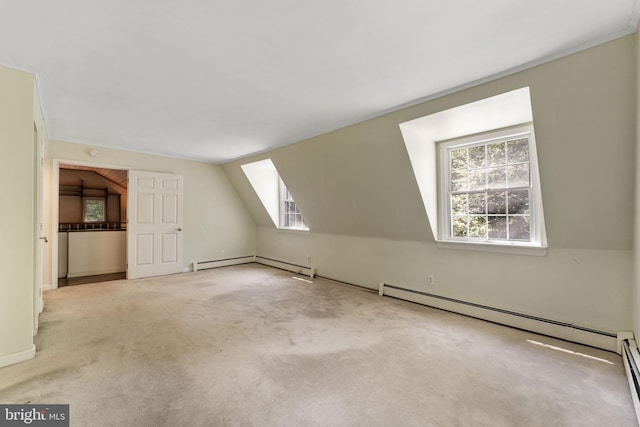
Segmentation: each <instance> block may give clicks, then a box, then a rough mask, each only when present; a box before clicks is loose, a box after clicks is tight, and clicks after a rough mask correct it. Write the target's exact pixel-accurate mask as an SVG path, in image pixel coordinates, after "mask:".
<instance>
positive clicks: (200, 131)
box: [0, 0, 640, 162]
mask: <svg viewBox="0 0 640 427" xmlns="http://www.w3.org/2000/svg"><path fill="white" fill-rule="evenodd" d="M639 13H640V0H562V1H558V0H525V1H517V2H515V1H513V0H486V1H482V2H478V1H475V0H451V1H446V2H445V1H435V0H394V1H390V0H383V1H376V2H364V1H361V0H340V1H337V0H327V1H322V2H300V1H293V0H273V1H268V2H265V1H259V0H243V1H228V0H220V1H209V2H207V1H203V0H181V1H176V0H161V1H150V0H138V1H135V2H132V1H124V0H111V1H108V2H91V1H83V0H60V1H56V2H52V1H43V0H21V1H10V0H0V65H4V66H9V67H14V68H18V69H22V70H26V71H29V72H33V73H35V74H36V76H37V81H38V86H39V91H40V95H41V99H42V103H43V109H44V114H45V120H46V125H47V128H48V132H49V136H50V137H51V138H54V139H61V140H67V141H72V142H80V143H85V144H90V145H96V146H107V147H113V148H122V149H129V150H134V151H141V152H150V153H155V154H162V155H169V156H176V157H184V158H193V159H199V160H205V161H211V162H225V161H228V160H231V159H234V158H238V157H242V156H246V155H249V154H252V153H256V152H261V151H265V150H269V149H271V148H274V147H277V146H281V145H286V144H290V143H294V142H297V141H299V140H302V139H305V138H308V137H311V136H315V135H318V134H321V133H325V132H328V131H331V130H334V129H337V128H340V127H344V126H346V125H349V124H353V123H356V122H358V121H362V120H364V119H367V118H371V117H374V116H377V115H380V114H382V113H384V112H388V111H390V110H394V109H397V108H400V107H401V106H404V105H408V104H412V103H416V102H418V101H420V100H425V99H428V98H432V97H435V96H438V95H439V94H443V93H446V92H450V91H453V90H456V89H458V88H461V87H465V86H468V85H470V84H473V83H477V82H479V81H482V80H487V79H491V78H494V77H497V76H499V75H504V74H506V73H509V72H513V71H516V70H519V69H522V68H526V67H529V66H532V65H535V64H538V63H541V62H545V61H548V60H551V59H554V58H557V57H561V56H564V55H566V54H569V53H572V52H575V51H578V50H581V49H584V48H587V47H590V46H593V45H596V44H599V43H602V42H605V41H608V40H611V39H615V38H617V37H620V36H623V35H625V34H629V33H633V32H634V31H635V30H636V27H637V24H638V17H639Z"/></svg>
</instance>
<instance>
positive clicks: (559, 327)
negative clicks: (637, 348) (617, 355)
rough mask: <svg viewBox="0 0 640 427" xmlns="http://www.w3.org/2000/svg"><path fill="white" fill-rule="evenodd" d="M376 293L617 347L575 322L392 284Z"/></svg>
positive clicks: (609, 338) (614, 340)
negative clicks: (561, 320) (550, 318)
mask: <svg viewBox="0 0 640 427" xmlns="http://www.w3.org/2000/svg"><path fill="white" fill-rule="evenodd" d="M379 293H380V295H387V296H390V297H394V298H399V299H403V300H406V301H411V302H416V303H418V304H422V305H427V306H430V307H435V308H440V309H442V310H447V311H451V312H454V313H459V314H464V315H466V316H471V317H475V318H478V319H482V320H487V321H490V322H494V323H499V324H502V325H506V326H511V327H514V328H518V329H523V330H526V331H531V332H535V333H538V334H542V335H548V336H551V337H555V338H560V339H563V340H566V341H572V342H576V343H579V344H585V345H588V346H591V347H596V348H601V349H603V350H608V351H616V350H617V348H616V347H617V344H618V342H617V341H618V340H617V335H616V334H613V333H610V332H606V331H597V330H594V329H590V328H586V327H581V326H578V325H571V324H568V323H563V322H558V321H553V320H548V319H543V318H539V317H535V316H529V315H524V314H521V313H515V312H510V311H507V310H502V309H496V308H492V307H487V306H482V305H480V304H474V303H469V302H466V301H458V300H454V299H452V298H445V297H440V296H437V295H430V294H426V293H423V292H419V291H413V290H410V289H402V288H398V287H396V286H392V285H387V284H382V283H381V284H380V292H379Z"/></svg>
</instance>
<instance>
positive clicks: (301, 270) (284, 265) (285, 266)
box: [256, 256, 316, 278]
mask: <svg viewBox="0 0 640 427" xmlns="http://www.w3.org/2000/svg"><path fill="white" fill-rule="evenodd" d="M256 262H257V263H259V264H263V265H268V266H270V267H275V268H279V269H281V270H286V271H291V272H293V273H296V274H304V275H305V276H309V277H311V278H313V277H315V275H316V269H315V268H314V267H307V266H304V265H298V264H292V263H290V262H285V261H278V260H276V259H271V258H265V257H262V256H256Z"/></svg>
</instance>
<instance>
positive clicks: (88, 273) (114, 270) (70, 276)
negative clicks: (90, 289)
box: [67, 268, 126, 279]
mask: <svg viewBox="0 0 640 427" xmlns="http://www.w3.org/2000/svg"><path fill="white" fill-rule="evenodd" d="M124 272H126V270H123V269H122V268H107V269H104V270H90V271H78V272H76V273H67V278H68V279H73V278H74V277H86V276H97V275H99V274H114V273H124Z"/></svg>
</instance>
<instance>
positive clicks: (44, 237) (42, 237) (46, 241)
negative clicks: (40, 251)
mask: <svg viewBox="0 0 640 427" xmlns="http://www.w3.org/2000/svg"><path fill="white" fill-rule="evenodd" d="M40 240H44V242H45V243H49V241H48V240H47V236H41V237H40Z"/></svg>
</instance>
